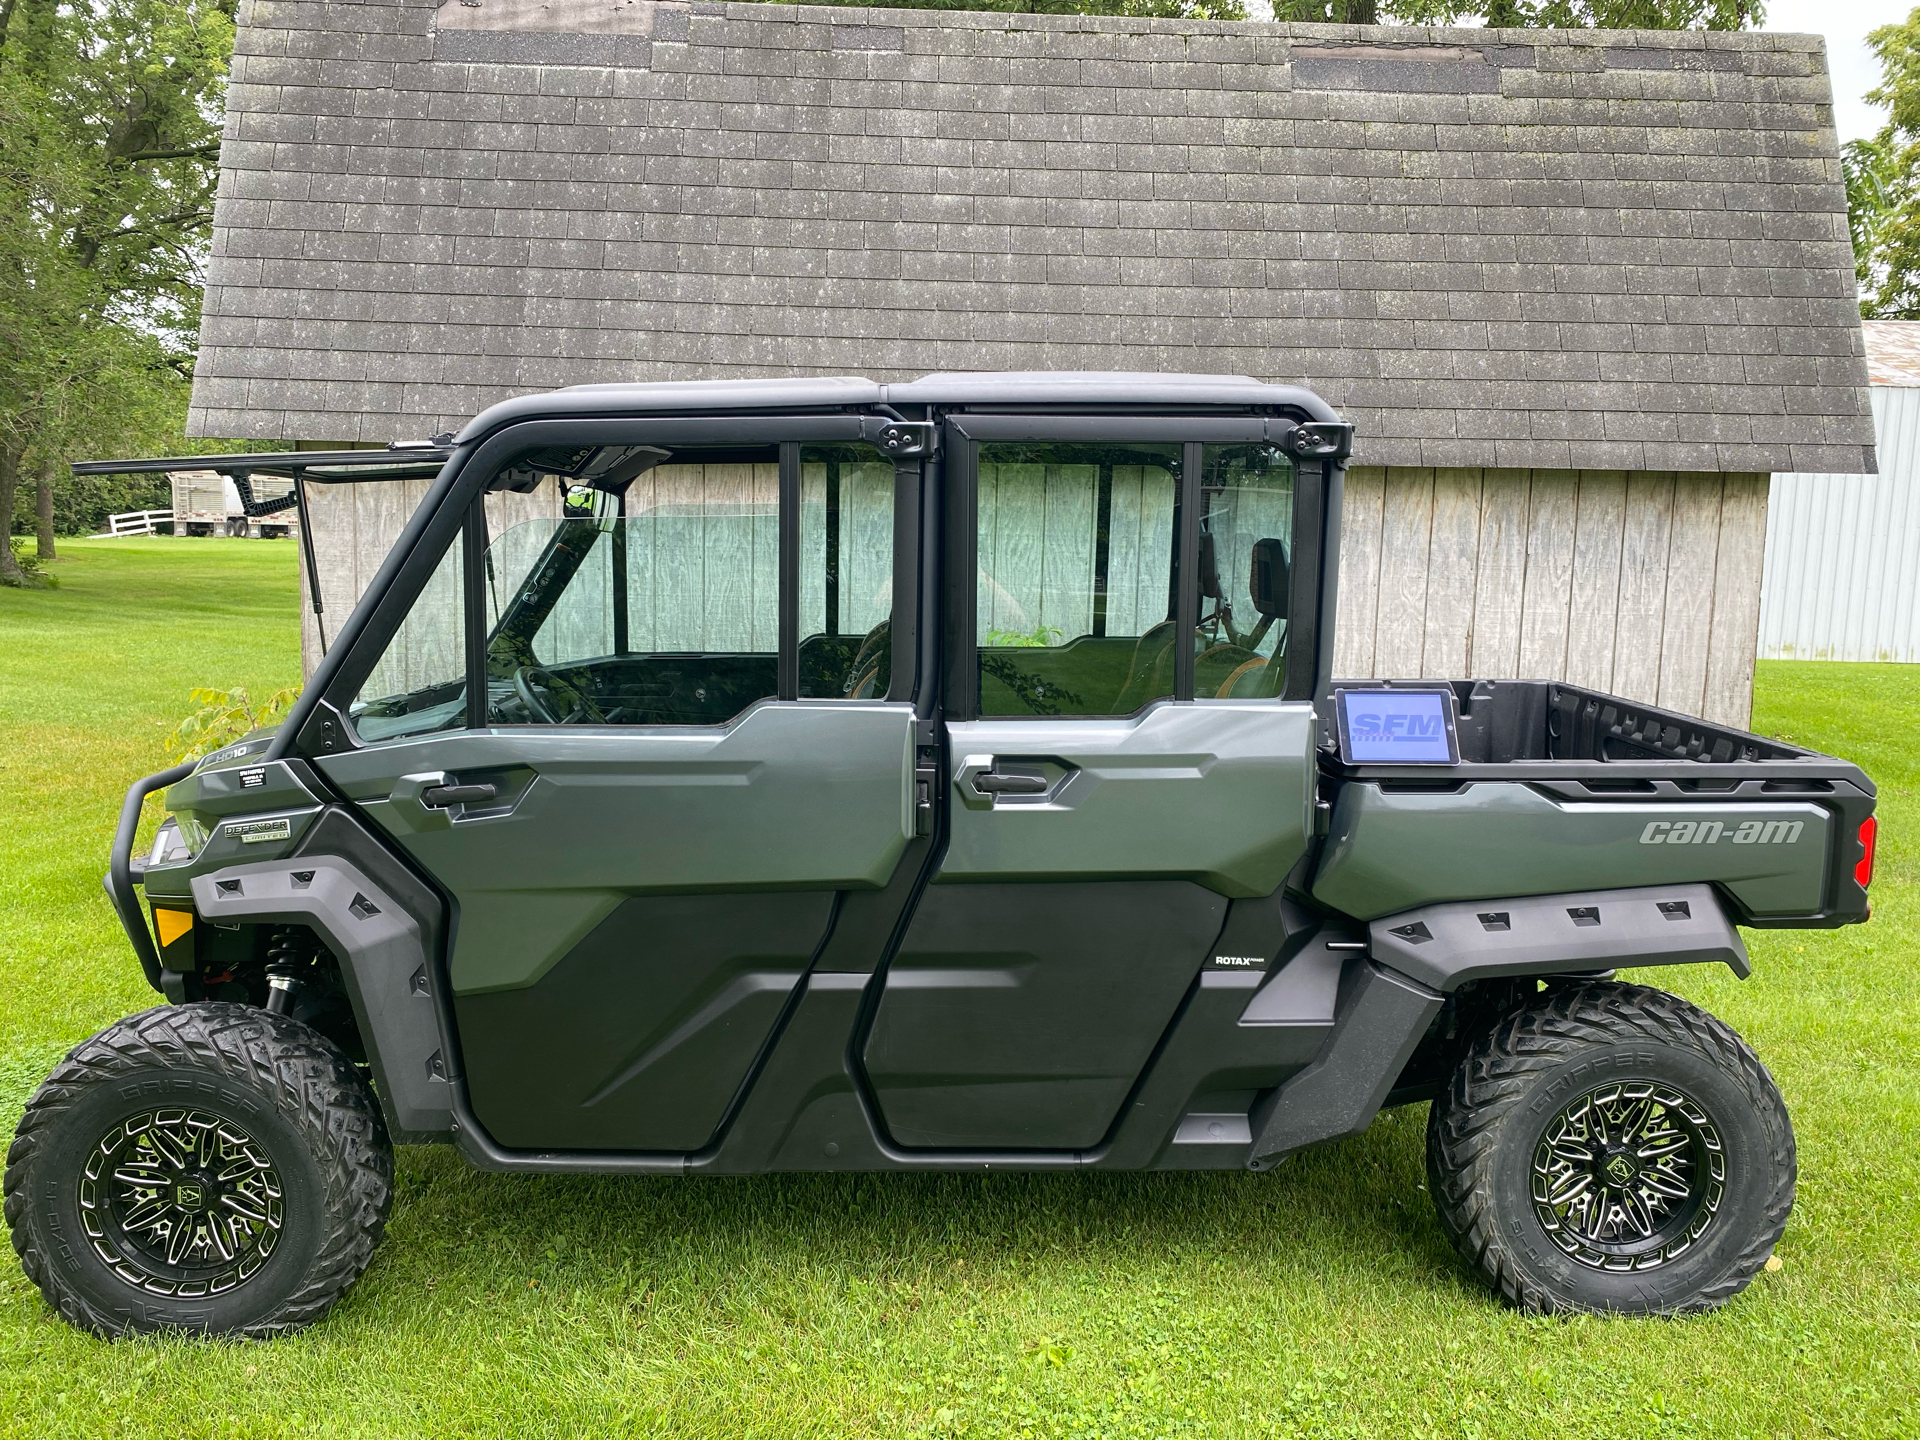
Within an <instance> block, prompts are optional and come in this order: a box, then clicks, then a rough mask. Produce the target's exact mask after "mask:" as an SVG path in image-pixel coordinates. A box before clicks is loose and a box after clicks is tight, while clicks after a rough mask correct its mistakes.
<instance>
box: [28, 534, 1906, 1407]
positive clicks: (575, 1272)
mask: <svg viewBox="0 0 1920 1440" xmlns="http://www.w3.org/2000/svg"><path fill="white" fill-rule="evenodd" d="M65 551H66V553H67V554H68V555H69V556H70V557H71V558H70V559H69V560H67V561H65V562H64V563H62V564H60V565H59V566H57V567H56V570H57V573H58V575H59V577H60V580H61V588H60V589H58V590H56V591H45V592H38V593H21V592H17V591H0V876H3V877H4V881H5V886H4V890H3V891H0V897H3V898H0V985H3V988H0V1127H4V1128H5V1130H6V1131H7V1132H8V1133H10V1132H11V1129H12V1126H13V1123H14V1121H15V1119H16V1118H17V1116H18V1114H19V1112H20V1107H21V1106H22V1105H23V1104H24V1103H25V1101H26V1099H27V1096H28V1095H29V1093H30V1092H31V1091H32V1089H33V1087H34V1086H35V1085H36V1084H37V1083H38V1082H39V1080H40V1078H41V1077H42V1076H43V1075H44V1074H45V1072H46V1071H47V1070H48V1069H49V1068H50V1067H51V1066H52V1065H53V1063H54V1062H55V1060H56V1059H57V1058H58V1057H59V1056H60V1054H61V1053H62V1052H63V1051H64V1050H65V1049H66V1048H67V1047H68V1046H70V1045H72V1044H73V1043H74V1042H75V1041H77V1040H79V1039H80V1038H82V1037H83V1036H85V1035H86V1034H88V1033H90V1032H91V1031H93V1030H95V1029H97V1028H99V1027H101V1026H103V1025H106V1024H108V1023H109V1022H111V1021H112V1020H114V1019H116V1018H118V1017H119V1016H121V1015H122V1014H125V1013H127V1012H129V1011H132V1010H135V1009H139V1008H143V1007H144V1006H146V1005H148V1004H149V1003H151V1002H152V1000H153V998H154V997H153V996H152V994H151V993H150V992H149V991H148V990H147V989H146V987H145V985H144V983H143V982H142V980H141V978H140V975H139V970H138V967H137V966H136V965H135V963H134V961H133V959H132V956H131V955H130V954H129V953H128V951H127V947H126V943H125V940H124V937H122V936H121V935H120V933H119V929H118V926H117V924H116V922H115V920H114V917H113V915H112V912H111V910H110V909H109V907H108V905H107V902H106V899H105V897H104V896H103V894H102V892H101V889H100V878H99V877H100V874H101V871H102V870H103V868H104V866H105V863H106V853H107V845H108V841H109V838H110V836H111V833H112V829H113V824H114V819H115V816H116V814H117V812H118V808H119V804H120V798H121V795H122V793H123V791H124V789H125V787H126V785H127V784H128V783H129V781H130V780H131V779H132V778H133V777H134V776H136V775H138V774H141V773H144V772H146V771H149V770H153V769H156V768H158V767H159V766H160V764H161V763H162V756H161V751H160V740H161V737H162V735H163V734H164V733H165V730H166V729H167V728H168V727H169V726H171V724H172V723H173V722H174V721H176V720H177V719H178V718H179V717H180V715H181V714H182V713H183V712H184V711H185V710H186V709H187V708H188V707H187V702H186V691H187V689H188V688H189V687H190V686H195V685H217V686H220V687H223V688H224V687H227V686H230V685H239V684H244V685H247V686H249V687H251V688H252V689H253V691H254V694H255V695H256V697H258V696H261V695H264V694H265V693H267V692H269V691H271V690H273V689H275V688H277V687H279V686H281V685H285V684H288V683H291V682H292V681H294V680H295V679H296V678H297V671H298V642H297V634H296V620H295V612H294V552H293V547H292V546H290V545H277V544H272V543H263V542H259V541H225V540H204V541H191V540H132V541H104V542H81V543H71V544H68V545H66V546H65ZM1755 728H1756V729H1757V730H1759V731H1761V732H1762V733H1766V734H1775V735H1781V736H1785V737H1787V738H1789V739H1792V740H1795V741H1797V742H1800V743H1802V744H1808V745H1813V746H1816V747H1819V748H1822V749H1826V750H1829V751H1833V752H1837V753H1839V754H1842V755H1847V756H1850V757H1852V758H1853V759H1855V760H1858V761H1859V762H1860V763H1861V764H1863V765H1864V766H1865V767H1866V768H1867V770H1868V771H1869V772H1870V773H1871V774H1872V775H1873V776H1874V777H1875V779H1876V780H1877V781H1878V782H1879V784H1880V786H1881V802H1880V812H1879V813H1880V817H1881V839H1880V859H1879V875H1878V879H1877V882H1876V884H1875V886H1874V897H1875V908H1876V910H1877V912H1878V917H1877V918H1876V920H1875V921H1874V922H1873V923H1872V924H1871V925H1868V926H1863V927H1855V928H1853V929H1849V930H1843V931H1837V932H1822V931H1791V930H1788V931H1773V932H1764V931H1763V932H1753V933H1750V934H1749V935H1748V941H1749V943H1750V945H1751V947H1752V950H1753V956H1754V966H1755V973H1754V976H1753V978H1752V979H1751V980H1749V981H1747V982H1745V983H1744V984H1743V983H1741V982H1738V981H1736V980H1734V979H1732V978H1731V976H1729V975H1727V974H1725V973H1723V972H1717V971H1716V972H1707V971H1698V972H1695V971H1691V970H1687V971H1679V972H1665V973H1663V974H1660V975H1659V976H1658V977H1657V979H1656V983H1664V984H1667V985H1669V986H1671V987H1672V988H1675V989H1678V990H1681V991H1683V992H1684V993H1685V994H1687V995H1688V996H1689V997H1691V998H1693V999H1695V1000H1697V1001H1699V1002H1700V1003H1702V1004H1704V1005H1706V1006H1707V1007H1708V1008H1709V1009H1712V1010H1714V1011H1715V1012H1717V1013H1718V1014H1720V1015H1721V1016H1723V1017H1724V1018H1726V1019H1727V1020H1728V1021H1729V1022H1730V1023H1732V1024H1733V1025H1734V1026H1735V1027H1736V1028H1737V1029H1739V1030H1740V1031H1741V1032H1742V1033H1743V1034H1744V1035H1745V1036H1746V1037H1747V1038H1748V1040H1750V1041H1751V1042H1752V1043H1753V1044H1754V1046H1755V1047H1756V1048H1757V1049H1758V1050H1759V1052H1760V1054H1761V1055H1762V1057H1763V1058H1764V1059H1765V1060H1766V1061H1767V1063H1768V1065H1769V1066H1771V1067H1772V1069H1773V1072H1774V1074H1775V1076H1776V1077H1777V1078H1778V1080H1779V1082H1780V1085H1781V1087H1782V1089H1784V1090H1785V1092H1786V1095H1787V1099H1788V1102H1789V1104H1790V1105H1791V1106H1792V1107H1793V1115H1794V1121H1795V1125H1796V1128H1797V1131H1798V1134H1799V1140H1800V1198H1799V1205H1798V1208H1797V1209H1796V1210H1795V1212H1794V1217H1793V1221H1792V1223H1791V1224H1790V1225H1789V1227H1788V1229H1787V1233H1786V1238H1785V1240H1784V1242H1783V1243H1782V1245H1781V1247H1780V1250H1779V1255H1780V1258H1781V1259H1782V1261H1783V1262H1784V1268H1783V1269H1781V1270H1780V1271H1778V1272H1777V1273H1772V1274H1766V1275H1762V1276H1761V1277H1760V1278H1759V1280H1758V1281H1757V1282H1756V1283H1755V1284H1754V1285H1753V1287H1752V1288H1751V1289H1749V1290H1748V1291H1747V1292H1746V1294H1744V1295H1743V1296H1741V1297H1740V1298H1739V1299H1738V1300H1736V1301H1735V1302H1734V1303H1733V1304H1732V1305H1731V1306H1730V1307H1728V1308H1727V1309H1725V1310H1723V1311H1721V1312H1720V1313H1718V1314H1716V1315H1712V1316H1708V1317H1705V1318H1701V1319H1695V1320H1687V1321H1680V1322H1630V1321H1620V1322H1601V1321H1592V1320H1577V1321H1553V1320H1529V1319H1525V1318H1522V1317H1520V1316H1517V1315H1515V1314H1513V1313H1512V1312H1510V1311H1508V1310H1505V1309H1503V1308H1501V1307H1500V1306H1498V1305H1497V1304H1495V1303H1494V1302H1493V1301H1492V1300H1491V1299H1490V1298H1489V1297H1488V1295H1487V1294H1486V1292H1485V1291H1483V1290H1482V1289H1481V1288H1480V1286H1479V1285H1478V1284H1477V1283H1476V1282H1475V1281H1474V1280H1473V1279H1472V1278H1471V1277H1470V1276H1469V1275H1468V1274H1467V1273H1466V1272H1465V1270H1464V1269H1463V1268H1462V1266H1461V1265H1460V1264H1459V1263H1458V1262H1457V1261H1456V1260H1455V1258H1454V1255H1453V1252H1452V1251H1451V1249H1449V1247H1448V1246H1447V1244H1446V1242H1445V1240H1444V1239H1443V1238H1442V1236H1441V1234H1440V1230H1439V1226H1438V1225H1437V1224H1436V1222H1435V1220H1434V1218H1433V1215H1432V1213H1431V1210H1430V1208H1429V1206H1428V1203H1427V1196H1426V1193H1425V1192H1424V1190H1423V1189H1422V1188H1421V1187H1422V1182H1423V1180H1424V1171H1423V1162H1422V1148H1421V1147H1422V1135H1423V1128H1424V1125H1425V1120H1426V1113H1425V1107H1424V1106H1417V1107H1413V1108H1412V1109H1409V1110H1406V1111H1402V1112H1398V1113H1395V1114H1390V1115H1387V1116H1384V1117H1382V1118H1381V1120H1380V1121H1379V1122H1378V1123H1376V1124H1375V1126H1374V1128H1373V1130H1372V1131H1371V1132H1370V1133H1369V1134H1367V1135H1366V1136H1364V1137H1363V1138H1361V1139H1359V1140H1355V1141H1352V1142H1349V1143H1347V1144H1344V1145H1341V1146H1338V1147H1334V1148H1331V1149H1328V1150H1325V1151H1321V1152H1317V1153H1314V1154H1310V1155H1305V1156H1301V1157H1297V1158H1296V1159H1294V1160H1292V1161H1290V1162H1289V1163H1287V1164H1286V1165H1283V1166H1281V1167H1280V1168H1279V1169H1278V1170H1277V1171H1275V1172H1274V1173H1272V1174H1269V1175H1250V1174H1202V1175H1154V1176H1126V1175H1042V1176H1015V1175H1002V1176H991V1177H974V1176H894V1175H880V1176H826V1177H795V1176H773V1177H766V1178H758V1179H734V1180H668V1179H623V1180H603V1179H581V1178H540V1179H534V1178H525V1177H513V1176H501V1175H482V1174H478V1173H476V1172H474V1171H472V1170H469V1169H468V1168H467V1167H466V1165H465V1164H464V1163H463V1162H462V1161H461V1160H460V1159H459V1158H458V1157H457V1156H456V1155H455V1154H454V1153H453V1152H452V1151H450V1150H448V1149H446V1148H434V1149H421V1150H408V1151H402V1152H401V1155H400V1159H399V1182H398V1194H397V1199H396V1202H395V1206H394V1211H393V1217H392V1223H391V1226H390V1228H389V1231H388V1238H387V1241H386V1244H385V1245H384V1247H383V1248H382V1249H381V1251H380V1253H379V1254H378V1256H377V1257H376V1258H375V1260H374V1263H373V1267H372V1269H371V1270H370V1271H369V1272H368V1274H367V1276H366V1278H365V1279H364V1280H363V1281H362V1282H361V1283H360V1285H359V1286H358V1288H357V1289H356V1290H355V1291H354V1292H353V1293H352V1294H351V1295H350V1296H349V1297H348V1299H347V1300H346V1302H345V1303H344V1304H343V1305H341V1307H340V1308H339V1309H338V1310H336V1311H335V1312H334V1314H333V1316H332V1317H331V1318H330V1319H328V1320H327V1321H325V1322H324V1323H322V1324H321V1325H320V1326H318V1327H317V1328H315V1329H313V1330H311V1331H308V1332H307V1333H305V1334H303V1335H300V1336H297V1337H294V1338H292V1339H289V1340H284V1341H279V1342H275V1343H273V1344H263V1345H228V1344H209V1343H193V1342H187V1341H182V1340H177V1339H169V1340H157V1341H154V1340H149V1341H140V1342H133V1343H123V1344H113V1345H109V1344H105V1343H102V1342H100V1341H97V1340H93V1339H90V1338H88V1337H86V1336H83V1335H80V1334H78V1333H76V1332H74V1331H72V1330H70V1329H68V1328H67V1327H66V1326H65V1325H64V1324H62V1323H61V1322H60V1321H58V1320H56V1319H55V1318H54V1317H53V1316H52V1314H51V1313H50V1312H49V1311H48V1310H47V1308H46V1307H45V1306H44V1305H43V1304H42V1302H41V1300H40V1296H39V1293H38V1292H37V1291H36V1290H34V1289H33V1288H32V1287H31V1286H30V1285H29V1284H28V1283H27V1281H26V1280H25V1278H24V1277H23V1276H22V1275H21V1274H20V1272H19V1270H18V1268H17V1267H15V1266H12V1265H5V1266H0V1434H17V1435H36V1436H40V1435H45V1436H61V1437H78V1436H88V1435H96V1434H97V1435H157V1436H169V1437H171V1436H187V1435H213V1434H217V1435H222V1436H225V1435H259V1436H275V1437H277V1436H284V1435H288V1434H295V1433H300V1434H307V1433H311V1434H323V1435H369V1436H395V1435H416V1434H417V1435H433V1436H451V1435H467V1434H489V1435H492V1434H508V1435H515V1436H522V1435H526V1436H531V1435H546V1434H553V1435H578V1434H587V1433H592V1434H630V1433H632V1434H657V1433H665V1434H673V1435H714V1436H727V1437H734V1436H759V1435H770V1436H771V1435H778V1436H785V1435H819V1436H843V1435H862V1436H867V1435H871V1436H877V1437H887V1440H894V1437H903V1436H910V1435H918V1434H933V1435H942V1436H944V1435H969V1436H991V1437H1003V1436H1024V1435H1033V1436H1112V1437H1121V1436H1162V1435H1208V1436H1213V1435H1234V1436H1262V1437H1265V1436H1290V1435H1303V1436H1334V1435H1356V1436H1373V1435H1382V1436H1388V1435H1390V1436H1395V1437H1400V1436H1406V1437H1412V1436H1424V1435H1447V1436H1455V1435H1458V1436H1491V1435H1507V1434H1513V1435H1526V1436H1528V1437H1531V1440H1537V1437H1540V1436H1554V1437H1562V1436H1565V1437H1576V1436H1595V1437H1623V1436H1644V1435H1675V1436H1682V1435H1698V1436H1715V1437H1721V1436H1748V1435H1764V1436H1774V1435H1779V1436H1807V1435H1827V1434H1831V1435H1846V1436H1873V1435H1886V1436H1895V1435H1906V1436H1911V1435H1914V1434H1916V1433H1920V1400H1917V1399H1916V1396H1917V1395H1920V1145H1917V1144H1916V1141H1917V1140H1920V1098H1917V1097H1920V976H1917V975H1916V968H1915V962H1916V960H1920V948H1917V947H1916V943H1915V942H1916V937H1917V936H1920V863H1917V861H1916V849H1915V844H1914V840H1913V837H1914V835H1915V834H1916V833H1920V799H1917V798H1916V792H1917V791H1920V667H1912V666H1909V667H1900V666H1891V665H1886V666H1870V665H1820V664H1785V663H1773V664H1764V665H1762V667H1761V676H1760V686H1759V701H1758V705H1757V707H1756V715H1755Z"/></svg>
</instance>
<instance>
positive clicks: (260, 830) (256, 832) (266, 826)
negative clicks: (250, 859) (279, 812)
mask: <svg viewBox="0 0 1920 1440" xmlns="http://www.w3.org/2000/svg"><path fill="white" fill-rule="evenodd" d="M225 828H226V832H227V834H229V835H231V836H233V837H234V839H236V840H238V841H239V842H240V843H241V844H242V845H258V844H260V843H261V842H262V841H265V840H285V839H286V838H287V837H288V836H290V835H291V834H292V833H293V822H292V821H291V820H229V821H228V822H227V824H226V827H225Z"/></svg>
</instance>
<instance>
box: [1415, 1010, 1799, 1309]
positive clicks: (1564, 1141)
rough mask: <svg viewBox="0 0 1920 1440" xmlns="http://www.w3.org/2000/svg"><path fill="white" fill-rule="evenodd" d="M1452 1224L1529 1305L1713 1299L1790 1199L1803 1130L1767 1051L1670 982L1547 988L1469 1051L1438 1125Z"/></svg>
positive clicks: (1436, 1141)
mask: <svg viewBox="0 0 1920 1440" xmlns="http://www.w3.org/2000/svg"><path fill="white" fill-rule="evenodd" d="M1427 1174H1428V1180H1429V1184H1430V1186H1431V1188H1432V1192H1433V1200H1434V1205H1435V1207H1436V1208H1437V1209H1438V1211H1439V1214H1440V1223H1441V1225H1442V1227H1443V1228H1444V1229H1445V1230H1446V1231H1447V1234H1448V1236H1449V1238H1451V1239H1452V1240H1453V1242H1454V1244H1455V1245H1456V1246H1457V1247H1458V1248H1459V1250H1460V1252H1461V1254H1462V1255H1464V1256H1465V1257H1466V1258H1467V1260H1468V1262H1469V1263H1471V1264H1472V1265H1473V1266H1474V1267H1475V1268H1476V1269H1477V1270H1479V1271H1480V1273H1481V1275H1482V1276H1483V1277H1484V1278H1485V1279H1486V1280H1487V1282H1488V1283H1489V1284H1491V1285H1492V1286H1493V1288H1494V1289H1495V1290H1496V1291H1498V1292H1499V1293H1500V1294H1501V1295H1502V1296H1504V1297H1505V1298H1506V1299H1507V1300H1509V1301H1510V1302H1512V1303H1513V1304H1516V1305H1518V1306H1520V1307H1522V1308H1523V1309H1527V1310H1532V1311H1540V1312H1555V1311H1586V1312H1590V1313H1598V1314H1627V1315H1673V1314H1685V1313H1691V1312H1695V1311H1701V1310H1711V1309H1713V1308H1714V1307H1716V1306H1718V1305H1721V1304H1723V1303H1725V1302H1726V1301H1727V1300H1729V1299H1730V1298H1732V1297H1733V1296H1734V1295H1736V1294H1738V1293H1739V1292H1740V1291H1741V1290H1742V1289H1744V1288H1745V1287H1746V1285H1747V1282H1748V1281H1750V1280H1751V1279H1752V1278H1753V1276H1754V1274H1755V1272H1756V1271H1758V1270H1759V1269H1760V1267H1761V1266H1762V1265H1764V1264H1765V1263H1766V1260H1767V1257H1768V1256H1769V1255H1771V1254H1772V1253H1773V1247H1774V1245H1775V1244H1777V1243H1778V1241H1779V1239H1780V1233H1781V1231H1782V1230H1783V1229H1784V1228H1785V1226H1786V1223H1787V1215H1788V1212H1790V1211H1791V1210H1792V1208H1793V1187H1794V1178H1795V1159H1794V1143H1793V1126H1792V1124H1791V1123H1790V1122H1789V1121H1788V1119H1787V1110H1786V1105H1785V1103H1784V1102H1783V1101H1782V1100H1781V1098H1780V1092H1779V1090H1778V1089H1777V1088H1776V1087H1775V1085H1774V1083H1773V1077H1772V1076H1770V1075H1769V1074H1768V1073H1767V1070H1766V1067H1765V1066H1763V1065H1762V1064H1761V1063H1760V1061H1759V1058H1758V1057H1757V1056H1755V1055H1754V1053H1753V1051H1752V1050H1750V1049H1749V1048H1748V1047H1747V1045H1746V1044H1745V1042H1743V1041H1742V1040H1741V1039H1740V1037H1739V1036H1738V1035H1736V1034H1735V1033H1734V1032H1733V1031H1732V1030H1731V1029H1730V1028H1729V1027H1728V1026H1726V1025H1725V1024H1723V1023H1722V1022H1720V1021H1719V1020H1716V1019H1715V1018H1714V1017H1713V1016H1711V1015H1709V1014H1707V1013H1706V1011H1704V1010H1701V1009H1699V1008H1697V1007H1696V1006H1693V1005H1689V1004H1687V1003H1686V1002H1685V1001H1684V1000H1681V999H1679V998H1678V997H1676V996H1673V995H1669V994H1666V993H1665V992H1664V991H1660V990H1651V989H1647V988H1646V987H1644V986H1639V985H1620V984H1614V983H1611V982H1607V983H1601V982H1589V983H1585V984H1578V985H1569V986H1565V987H1562V988H1556V989H1554V990H1551V991H1549V992H1548V993H1547V994H1546V995H1543V996H1541V997H1540V998H1539V1000H1538V1001H1536V1002H1535V1003H1533V1004H1532V1005H1529V1006H1527V1007H1526V1008H1524V1009H1522V1010H1519V1011H1517V1012H1515V1013H1513V1014H1511V1015H1509V1016H1508V1017H1507V1018H1506V1019H1504V1020H1502V1021H1501V1022H1500V1024H1499V1025H1497V1026H1496V1027H1495V1028H1494V1030H1493V1031H1492V1033H1490V1034H1488V1035H1486V1036H1484V1037H1482V1039H1481V1040H1480V1041H1479V1042H1478V1043H1477V1044H1475V1045H1474V1046H1473V1047H1472V1049H1470V1050H1469V1051H1468V1053H1467V1055H1466V1058H1465V1059H1463V1060H1462V1061H1461V1062H1460V1064H1459V1066H1458V1067H1457V1068H1456V1069H1455V1071H1454V1073H1453V1076H1452V1079H1451V1081H1450V1082H1449V1084H1448V1085H1447V1088H1446V1090H1445V1091H1444V1092H1443V1093H1442V1094H1441V1096H1440V1098H1439V1099H1437V1100H1435V1101H1434V1104H1433V1111H1432V1114H1431V1115H1430V1117H1429V1119H1428V1122H1427Z"/></svg>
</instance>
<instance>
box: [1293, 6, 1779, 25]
mask: <svg viewBox="0 0 1920 1440" xmlns="http://www.w3.org/2000/svg"><path fill="white" fill-rule="evenodd" d="M1273 18H1274V19H1276V20H1297V21H1309V20H1310V21H1321V22H1326V21H1332V22H1335V23H1339V24H1352V25H1372V24H1376V23H1386V24H1400V25H1452V24H1456V23H1458V22H1459V21H1461V20H1480V21H1484V22H1485V23H1486V24H1487V25H1489V26H1493V27H1496V28H1501V29H1512V30H1745V29H1748V28H1750V27H1752V26H1755V25H1758V24H1760V23H1761V21H1763V20H1764V19H1765V18H1766V8H1765V6H1764V5H1763V4H1761V3H1758V0H1378V3H1377V4H1376V0H1274V5H1273Z"/></svg>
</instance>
